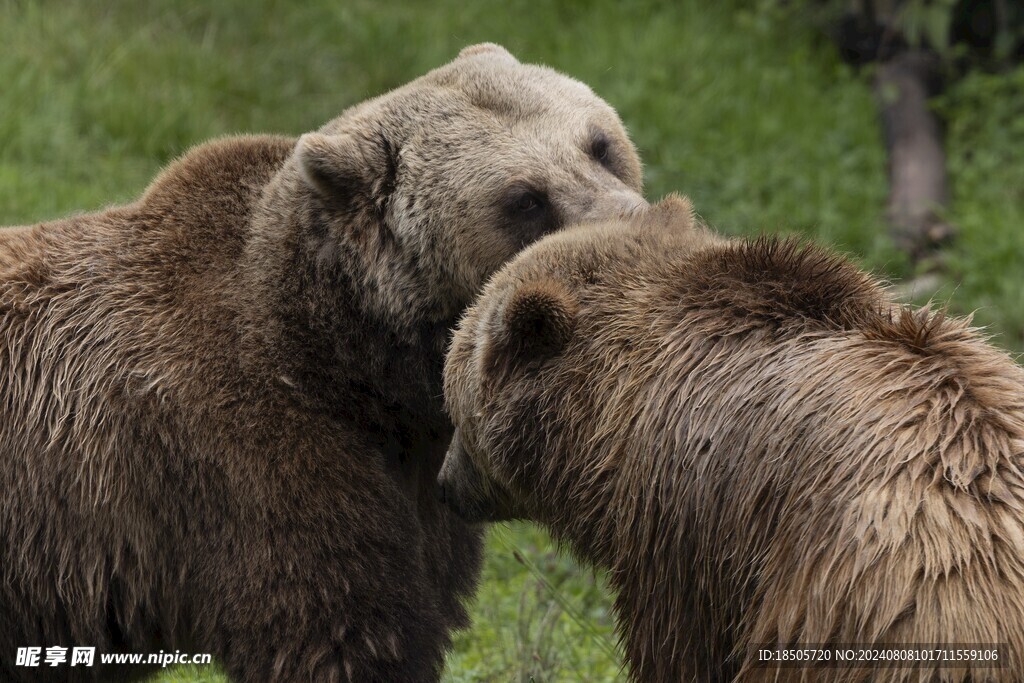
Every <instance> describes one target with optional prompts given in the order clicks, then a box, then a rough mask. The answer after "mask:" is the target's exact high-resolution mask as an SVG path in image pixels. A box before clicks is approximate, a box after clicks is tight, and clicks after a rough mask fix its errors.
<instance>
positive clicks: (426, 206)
mask: <svg viewBox="0 0 1024 683" xmlns="http://www.w3.org/2000/svg"><path fill="white" fill-rule="evenodd" d="M293 165H294V167H295V169H296V170H297V174H295V178H292V179H291V180H292V181H293V182H294V181H296V180H297V181H299V183H300V187H298V188H295V187H290V188H289V191H298V192H303V188H302V186H304V187H305V190H306V192H305V194H307V195H308V197H309V203H308V205H307V206H304V210H305V211H307V212H309V213H310V214H311V215H312V216H314V218H315V222H316V223H317V224H319V225H321V226H322V230H321V231H320V233H319V234H318V237H317V239H318V240H319V243H318V244H317V245H316V246H315V249H316V251H317V253H318V254H319V256H320V258H321V259H322V260H323V261H324V262H332V261H335V262H336V261H338V260H343V261H344V260H346V252H350V251H353V250H357V251H358V253H359V255H360V258H363V259H365V258H366V257H367V255H369V256H370V263H369V264H368V265H367V266H366V268H365V271H366V272H365V273H364V275H365V278H364V279H365V282H364V283H363V284H364V285H365V287H364V289H365V290H367V291H369V292H372V293H376V300H375V301H372V303H373V304H374V305H375V306H376V308H377V310H378V312H382V313H384V314H385V315H387V316H388V317H389V318H393V317H395V316H399V317H402V316H405V317H410V316H411V317H415V318H416V319H417V320H422V318H423V317H424V315H428V316H429V317H434V318H435V319H445V318H451V317H453V316H455V315H457V314H458V312H460V311H461V309H462V308H464V307H465V306H466V305H468V303H469V302H470V301H471V299H472V297H473V296H474V295H475V294H476V293H477V292H478V291H479V289H480V287H482V285H483V283H484V281H485V280H486V279H487V277H488V276H489V275H490V274H491V273H493V272H494V271H495V270H497V269H498V268H499V267H500V266H501V265H502V264H503V263H504V262H505V261H507V260H508V259H509V258H511V257H512V256H513V255H514V254H515V253H517V252H518V251H519V250H521V249H522V248H523V247H524V246H526V245H527V244H529V243H531V242H533V241H535V240H536V239H538V238H540V237H541V236H543V235H545V234H548V233H550V232H553V231H555V230H558V229H559V228H561V227H563V226H567V225H571V224H574V223H579V222H584V221H590V220H597V219H603V218H608V217H613V216H619V215H628V214H630V213H632V212H634V211H636V210H638V209H639V208H640V207H642V206H643V205H644V204H645V202H644V201H643V199H642V198H641V196H640V192H641V187H642V172H641V167H640V161H639V158H638V156H637V153H636V150H635V149H634V147H633V144H632V143H631V142H630V140H629V138H628V136H627V134H626V131H625V129H624V127H623V125H622V123H621V121H620V120H619V118H618V116H617V115H616V114H615V112H614V110H613V109H612V108H611V107H610V106H609V105H608V104H607V103H605V102H604V101H602V100H601V99H600V98H598V97H597V96H596V95H594V93H593V92H592V91H591V90H590V88H589V87H587V86H586V85H584V84H582V83H580V82H578V81H576V80H573V79H571V78H568V77H566V76H563V75H561V74H559V73H557V72H555V71H553V70H551V69H549V68H546V67H541V66H533V65H524V64H520V63H519V62H518V61H517V60H516V59H515V58H514V57H513V56H512V55H511V54H509V53H508V52H507V51H506V50H505V49H503V48H501V47H499V46H497V45H492V44H484V45H477V46H472V47H469V48H466V49H465V50H463V51H462V53H460V56H459V57H458V58H457V59H456V60H454V61H453V62H451V63H450V64H447V65H445V66H443V67H441V68H438V69H436V70H434V71H432V72H430V73H428V74H427V75H425V76H423V77H422V78H419V79H417V80H415V81H413V82H412V83H410V84H408V85H406V86H404V87H401V88H399V89H397V90H395V91H392V92H390V93H387V94H385V95H383V96H381V97H378V98H376V99H373V100H370V101H368V102H366V103H364V104H361V105H358V106H356V107H354V108H352V109H350V110H349V111H347V112H346V113H345V114H343V115H342V116H341V117H339V118H338V119H335V120H334V121H331V122H330V123H328V124H327V125H326V126H324V127H323V128H322V129H321V130H320V131H318V132H316V133H310V134H307V135H305V136H303V137H302V138H301V139H300V140H299V142H298V145H297V147H296V151H295V159H294V162H293ZM354 225H358V226H361V227H360V228H359V229H358V230H354V229H353V227H352V226H354ZM354 245H358V246H357V247H356V246H354ZM395 254H400V255H401V258H397V259H396V258H394V256H395ZM371 296H373V295H371Z"/></svg>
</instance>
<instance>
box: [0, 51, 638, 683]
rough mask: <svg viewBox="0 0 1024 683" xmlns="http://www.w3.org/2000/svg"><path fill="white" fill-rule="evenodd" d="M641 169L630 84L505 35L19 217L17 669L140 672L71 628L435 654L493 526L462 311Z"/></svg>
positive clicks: (254, 652) (405, 660) (5, 412)
mask: <svg viewBox="0 0 1024 683" xmlns="http://www.w3.org/2000/svg"><path fill="white" fill-rule="evenodd" d="M640 189H641V171H640V165H639V161H638V158H637V156H636V153H635V151H634V149H633V146H632V144H631V143H630V141H629V140H628V138H627V136H626V133H625V131H624V129H623V127H622V124H621V123H620V121H619V119H618V117H617V116H616V114H615V113H614V111H613V110H612V109H611V108H610V107H609V106H608V105H607V104H606V103H604V102H603V101H602V100H600V99H599V98H598V97H596V96H595V95H594V94H593V93H592V92H591V91H590V89H589V88H587V87H586V86H585V85H583V84H581V83H579V82H577V81H575V80H572V79H570V78H567V77H565V76H562V75H560V74H558V73H556V72H554V71H552V70H550V69H547V68H544V67H538V66H530V65H524V64H520V63H519V62H517V61H516V60H515V58H513V57H512V55H510V54H509V53H508V52H506V51H505V50H503V49H502V48H500V47H498V46H495V45H480V46H474V47H471V48H467V49H466V50H465V51H464V52H463V53H462V54H461V55H460V56H459V58H458V59H456V60H454V61H453V62H452V63H450V64H448V65H446V66H443V67H441V68H439V69H437V70H435V71H432V72H431V73H429V74H427V75H426V76H424V77H422V78H420V79H418V80H416V81H414V82H412V83H411V84H409V85H406V86H404V87H402V88H399V89H397V90H395V91H393V92H391V93H388V94H385V95H383V96H381V97H379V98H376V99H373V100H370V101H368V102H365V103H363V104H360V105H358V106H355V107H353V108H352V109H350V110H348V111H346V112H345V113H344V114H342V116H341V117H340V118H338V119H336V120H334V121H332V122H331V123H329V124H327V125H326V126H325V127H324V128H323V129H321V130H320V131H319V132H316V133H311V134H308V135H305V136H303V137H301V138H300V139H298V140H294V139H288V138H283V137H242V138H235V139H226V140H221V141H216V142H213V143H210V144H206V145H203V146H200V147H198V148H196V149H194V150H192V151H191V152H189V153H188V154H187V155H186V156H185V157H184V158H183V159H181V160H179V161H177V162H175V163H173V164H172V165H171V166H170V167H169V168H168V169H167V170H165V171H164V172H163V173H162V174H161V175H160V176H159V177H158V178H157V179H156V180H155V182H154V183H153V184H152V185H151V186H150V187H149V188H148V189H147V190H146V192H145V194H144V195H143V196H142V198H141V199H139V200H138V201H136V202H135V203H133V204H130V205H128V206H124V207H118V208H111V209H109V210H107V211H103V212H101V213H97V214H90V215H82V216H76V217H72V218H68V219H65V220H60V221H54V222H51V223H45V224H41V225H36V226H34V227H20V228H12V229H8V230H3V231H0V400H2V403H0V490H2V491H3V499H2V502H0V537H2V538H0V680H3V681H12V680H20V679H26V678H31V679H32V680H40V678H41V677H43V678H45V676H47V675H49V676H51V677H53V678H54V679H56V680H68V679H69V678H71V679H74V678H75V677H81V678H82V679H87V680H88V679H92V678H94V677H95V678H109V677H119V676H122V675H125V672H126V667H113V668H111V669H109V670H107V671H103V670H102V668H101V667H99V666H97V667H94V668H91V669H90V668H85V667H77V668H71V667H68V666H66V665H65V666H62V667H58V668H55V669H50V668H49V667H42V668H24V667H15V665H14V655H15V650H16V648H18V647H23V646H43V647H47V646H58V645H63V646H75V645H80V646H95V647H96V648H97V650H98V652H101V653H102V652H114V651H130V652H156V651H157V650H158V649H163V650H165V651H171V652H173V651H174V650H175V649H180V650H182V651H183V652H193V653H194V652H210V653H212V654H213V655H214V656H215V657H216V659H217V660H219V661H220V662H221V663H222V664H223V665H224V666H225V667H226V669H227V671H228V673H229V675H230V676H231V677H232V679H233V680H236V681H251V682H253V683H266V682H267V681H300V680H301V681H309V680H315V681H338V680H351V681H381V680H383V681H423V680H432V679H436V678H437V677H438V676H439V675H440V671H441V669H442V665H443V656H444V651H445V649H446V647H447V646H448V644H449V638H450V632H451V630H452V629H454V628H458V627H461V626H464V625H465V624H466V622H467V615H466V612H465V610H464V608H463V607H462V605H461V598H463V597H464V596H466V595H468V594H469V593H470V592H471V591H472V589H473V587H474V584H475V581H476V578H477V575H478V569H479V563H480V544H481V539H480V532H479V530H478V529H477V528H474V527H472V526H469V525H466V524H464V523H463V522H462V521H460V520H459V519H458V518H457V517H456V516H455V515H453V514H451V513H450V512H449V511H448V510H447V508H445V507H443V506H442V505H441V504H440V502H439V501H438V500H437V496H436V479H437V472H438V470H439V468H440V465H441V462H442V460H443V458H444V453H445V450H446V448H447V446H448V443H449V442H450V440H451V434H452V427H451V425H450V423H449V421H448V418H447V417H446V415H445V413H444V409H443V403H442V400H441V370H442V364H443V359H444V349H445V346H446V344H447V340H448V336H449V334H450V330H451V328H453V327H454V325H455V323H456V321H457V319H458V316H459V315H460V314H461V312H462V310H463V308H464V307H465V306H467V305H468V304H469V303H470V301H471V298H472V296H473V295H474V294H475V293H476V291H477V290H478V289H479V288H480V287H482V285H483V283H484V280H485V278H487V277H488V276H489V275H490V274H491V273H492V271H494V270H495V269H497V268H498V267H499V266H500V265H501V264H502V263H503V262H505V261H506V260H508V259H509V258H511V257H512V256H513V255H514V254H515V253H516V252H518V251H519V250H520V249H521V248H522V247H523V246H524V245H526V244H528V243H530V242H532V241H534V240H536V239H537V238H539V237H540V236H542V235H544V234H545V233H548V232H551V231H554V230H556V229H558V228H560V227H561V226H563V225H566V224H569V223H573V222H577V221H582V220H587V219H593V218H595V217H599V216H604V217H610V216H614V215H619V214H628V213H629V212H631V211H633V210H634V209H636V208H637V207H638V206H640V205H641V202H642V200H641V197H640V195H639V194H638V193H639V191H640ZM98 660H99V658H98V657H97V663H98Z"/></svg>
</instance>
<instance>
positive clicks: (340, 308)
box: [242, 167, 458, 438]
mask: <svg viewBox="0 0 1024 683" xmlns="http://www.w3.org/2000/svg"><path fill="white" fill-rule="evenodd" d="M300 183H301V181H300V180H299V179H298V176H297V174H296V173H294V172H289V169H288V168H287V167H286V168H285V170H284V171H282V172H281V173H280V174H279V175H278V177H277V178H275V179H274V180H273V181H272V182H271V183H270V185H269V186H268V187H267V189H266V190H265V192H264V197H263V200H262V202H261V205H260V206H259V207H258V209H257V211H256V213H255V216H254V219H253V222H252V225H251V230H250V239H249V242H248V244H247V246H246V254H245V263H244V266H243V273H242V277H243V279H244V280H245V287H244V288H243V290H244V292H245V293H244V297H245V302H244V304H243V310H244V311H245V314H244V316H243V317H244V318H245V323H244V328H245V329H244V331H243V338H244V340H245V341H244V342H243V347H244V350H243V353H244V356H245V358H246V360H247V362H248V363H249V364H250V365H251V367H252V368H253V369H255V370H257V371H258V372H259V373H260V374H261V375H262V377H263V381H264V382H269V383H270V384H273V385H275V387H276V388H277V389H279V390H282V391H286V392H289V393H291V394H293V395H300V396H301V397H302V398H303V400H304V401H306V402H313V403H317V404H319V406H320V408H321V409H323V410H330V411H332V412H339V411H341V412H343V413H346V416H347V417H348V418H350V419H352V420H355V421H358V422H359V423H360V424H361V425H362V426H364V427H366V426H368V425H369V426H371V427H372V426H376V425H378V424H379V425H381V427H382V428H384V427H385V426H387V429H388V430H390V431H394V430H395V429H399V428H400V427H401V426H403V425H404V426H410V425H415V426H416V428H417V429H420V428H428V429H432V430H435V431H439V432H440V433H441V437H440V438H443V435H444V434H445V433H448V432H450V429H451V428H450V426H449V424H448V421H447V419H446V418H445V417H444V411H443V403H442V400H441V396H442V387H441V377H442V369H443V362H444V351H445V347H446V345H447V342H448V336H449V331H450V330H451V329H452V328H453V327H454V325H455V323H456V321H457V316H458V311H457V310H453V307H451V306H446V305H443V304H442V302H440V301H439V300H438V299H437V298H436V297H434V296H431V295H430V291H431V290H430V289H429V285H428V284H427V283H424V282H420V281H419V280H420V279H422V276H421V274H419V273H418V272H417V270H416V269H415V268H414V267H412V265H411V264H412V263H413V260H412V257H411V256H407V255H405V254H402V253H401V252H399V251H392V252H389V253H384V252H383V251H382V247H381V245H379V244H373V243H372V242H371V243H367V241H366V240H365V239H364V238H365V230H362V231H358V230H351V231H347V230H342V231H338V230H333V229H331V230H329V229H328V228H327V227H326V226H325V225H324V222H323V218H322V217H321V216H319V215H318V214H317V210H316V209H315V207H312V206H311V205H310V203H309V202H302V201H298V202H297V201H296V199H295V197H301V196H302V194H301V193H302V191H303V190H302V188H301V187H299V184H300ZM279 207H285V208H284V210H282V209H281V208H279ZM364 228H365V226H364ZM353 397H358V400H357V399H354V398H353ZM355 404H359V405H358V406H357V405H355ZM347 413H358V414H352V415H347ZM403 431H407V430H403Z"/></svg>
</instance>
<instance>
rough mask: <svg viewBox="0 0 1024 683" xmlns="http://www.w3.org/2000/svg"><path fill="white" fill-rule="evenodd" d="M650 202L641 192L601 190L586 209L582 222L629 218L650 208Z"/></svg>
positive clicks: (581, 217)
mask: <svg viewBox="0 0 1024 683" xmlns="http://www.w3.org/2000/svg"><path fill="white" fill-rule="evenodd" d="M649 206H650V204H648V203H647V201H646V200H645V199H644V198H643V197H641V196H640V195H639V194H637V193H636V192H634V191H632V190H628V189H616V190H610V191H605V192H601V193H600V194H598V196H596V197H595V198H594V200H593V201H592V202H590V203H589V205H588V206H587V207H586V208H585V209H584V211H583V214H582V216H580V221H579V222H581V223H588V222H591V221H602V220H608V219H610V218H620V219H629V218H632V217H633V216H636V215H637V214H639V213H641V212H642V211H643V210H644V209H646V208H648V207H649Z"/></svg>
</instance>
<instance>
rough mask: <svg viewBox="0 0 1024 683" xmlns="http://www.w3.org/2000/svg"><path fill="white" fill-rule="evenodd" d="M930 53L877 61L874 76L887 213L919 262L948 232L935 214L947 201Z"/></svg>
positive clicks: (903, 243) (898, 237)
mask: <svg viewBox="0 0 1024 683" xmlns="http://www.w3.org/2000/svg"><path fill="white" fill-rule="evenodd" d="M936 69H937V64H936V60H935V57H934V56H933V55H929V54H928V53H926V52H923V51H920V50H907V51H904V52H900V53H899V54H897V55H896V56H894V57H893V58H892V59H891V60H889V61H887V62H885V63H883V64H880V65H879V68H878V74H877V76H876V78H875V93H876V96H877V97H878V102H879V108H880V111H881V118H882V125H883V128H884V132H885V144H886V149H887V150H888V153H889V204H888V209H887V215H888V219H889V224H890V227H891V230H892V234H893V238H894V240H895V241H896V244H897V245H898V246H899V247H900V248H902V249H904V250H906V251H907V252H909V253H910V255H911V257H912V258H913V259H914V260H915V261H918V260H920V259H921V258H922V257H924V256H926V255H927V254H928V253H930V252H932V251H934V250H935V249H936V248H937V247H939V246H941V245H942V244H943V243H945V242H947V241H948V240H949V239H950V238H951V237H952V236H953V229H952V227H951V226H949V225H948V224H947V223H945V222H944V221H943V220H942V219H941V218H940V217H939V213H940V212H941V210H942V209H943V208H944V207H945V205H946V203H947V202H948V201H949V188H948V185H947V181H946V155H945V152H944V151H943V147H942V126H941V124H940V122H939V120H938V118H937V117H936V116H935V114H934V113H933V112H932V111H931V109H929V107H928V98H929V97H930V96H931V95H932V94H933V88H932V87H930V86H931V85H932V84H933V83H934V82H935V81H936V80H937V78H936Z"/></svg>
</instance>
